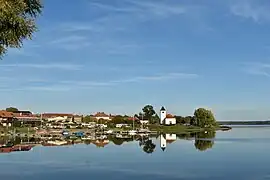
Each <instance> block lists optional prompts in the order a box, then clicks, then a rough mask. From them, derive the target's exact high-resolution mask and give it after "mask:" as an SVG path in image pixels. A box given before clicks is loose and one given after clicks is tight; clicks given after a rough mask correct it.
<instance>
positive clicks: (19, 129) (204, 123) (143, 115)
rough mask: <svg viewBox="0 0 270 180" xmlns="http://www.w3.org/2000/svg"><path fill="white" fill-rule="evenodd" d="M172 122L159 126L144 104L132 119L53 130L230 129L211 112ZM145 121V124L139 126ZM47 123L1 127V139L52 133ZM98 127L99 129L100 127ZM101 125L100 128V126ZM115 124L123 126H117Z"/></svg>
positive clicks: (90, 118)
mask: <svg viewBox="0 0 270 180" xmlns="http://www.w3.org/2000/svg"><path fill="white" fill-rule="evenodd" d="M7 111H11V112H12V111H18V109H17V108H12V107H10V108H7ZM169 115H170V117H171V118H172V119H174V124H165V123H162V122H163V121H161V119H160V116H159V115H158V114H157V113H156V112H155V110H154V107H153V106H152V105H146V106H145V107H143V108H142V112H140V113H138V114H135V115H134V117H133V118H132V117H130V116H127V115H124V116H122V115H116V116H114V117H113V118H112V119H111V120H105V119H98V120H97V119H95V118H94V117H93V116H89V115H88V116H84V117H83V118H82V122H81V123H86V124H88V123H95V126H92V128H84V127H83V126H82V124H81V123H79V124H77V123H75V122H73V123H75V124H76V128H71V127H70V126H66V127H64V128H60V129H59V128H56V129H55V130H56V131H57V130H58V131H59V130H60V131H61V130H62V131H65V130H68V131H82V132H88V131H95V132H97V133H101V134H102V133H104V132H106V131H112V132H114V133H126V132H129V131H136V132H141V131H144V132H149V133H152V134H153V133H154V134H155V133H157V134H160V133H171V134H178V133H193V132H194V133H195V132H211V131H217V130H222V131H227V130H230V129H231V127H229V126H227V125H224V124H221V123H220V122H217V121H216V119H215V117H214V114H213V113H212V111H210V110H207V109H204V108H198V109H196V110H195V111H194V115H193V116H186V117H184V116H173V115H171V114H169ZM142 121H143V122H145V121H147V123H146V124H144V123H142ZM49 123H50V122H48V121H46V119H42V121H41V124H40V125H39V126H35V127H29V126H25V125H24V126H22V124H21V123H14V124H13V126H12V127H2V128H0V131H1V136H2V135H4V134H7V133H8V134H10V135H17V134H19V135H20V136H28V135H30V134H31V135H35V134H38V133H37V132H38V130H42V129H43V130H47V131H53V130H54V128H49V126H48V124H49ZM100 125H102V127H100ZM103 125H104V126H103ZM117 125H123V126H121V127H118V126H117Z"/></svg>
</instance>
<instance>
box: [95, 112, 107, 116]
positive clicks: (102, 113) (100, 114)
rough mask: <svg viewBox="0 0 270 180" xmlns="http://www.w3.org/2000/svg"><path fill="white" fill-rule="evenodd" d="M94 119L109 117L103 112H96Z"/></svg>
mask: <svg viewBox="0 0 270 180" xmlns="http://www.w3.org/2000/svg"><path fill="white" fill-rule="evenodd" d="M94 117H110V116H109V115H107V114H105V113H104V112H97V113H96V114H95V115H94Z"/></svg>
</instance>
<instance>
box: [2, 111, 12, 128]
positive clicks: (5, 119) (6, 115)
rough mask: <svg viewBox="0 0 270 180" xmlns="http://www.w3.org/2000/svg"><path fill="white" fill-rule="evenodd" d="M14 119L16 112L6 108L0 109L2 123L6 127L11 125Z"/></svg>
mask: <svg viewBox="0 0 270 180" xmlns="http://www.w3.org/2000/svg"><path fill="white" fill-rule="evenodd" d="M13 121H14V114H13V113H12V112H8V111H5V110H1V111H0V123H1V124H2V126H4V127H10V126H11V125H12V123H13Z"/></svg>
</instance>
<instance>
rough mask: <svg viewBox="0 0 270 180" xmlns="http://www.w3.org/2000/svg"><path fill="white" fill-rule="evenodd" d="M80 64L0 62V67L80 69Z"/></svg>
mask: <svg viewBox="0 0 270 180" xmlns="http://www.w3.org/2000/svg"><path fill="white" fill-rule="evenodd" d="M82 67H83V66H82V65H78V64H68V63H58V64H56V63H47V64H27V63H26V64H0V68H31V69H33V68H35V69H60V70H80V69H82Z"/></svg>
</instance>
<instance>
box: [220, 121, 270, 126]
mask: <svg viewBox="0 0 270 180" xmlns="http://www.w3.org/2000/svg"><path fill="white" fill-rule="evenodd" d="M218 124H219V125H270V121H219V122H218Z"/></svg>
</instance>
